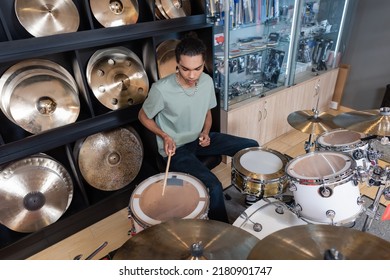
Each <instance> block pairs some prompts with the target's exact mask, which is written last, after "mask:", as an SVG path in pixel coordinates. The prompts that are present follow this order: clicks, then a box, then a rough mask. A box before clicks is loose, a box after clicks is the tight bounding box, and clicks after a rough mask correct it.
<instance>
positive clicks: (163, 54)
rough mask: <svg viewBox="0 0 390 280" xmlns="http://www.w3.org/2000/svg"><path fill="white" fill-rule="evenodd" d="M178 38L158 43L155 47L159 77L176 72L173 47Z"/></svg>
mask: <svg viewBox="0 0 390 280" xmlns="http://www.w3.org/2000/svg"><path fill="white" fill-rule="evenodd" d="M179 42H180V40H175V39H172V40H166V41H164V42H162V43H160V44H159V45H158V47H157V49H156V56H157V67H158V74H159V78H160V79H161V78H164V77H166V76H168V75H170V74H173V73H175V72H176V66H177V62H176V55H175V48H176V46H177V44H178V43H179Z"/></svg>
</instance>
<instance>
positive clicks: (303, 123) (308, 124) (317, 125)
mask: <svg viewBox="0 0 390 280" xmlns="http://www.w3.org/2000/svg"><path fill="white" fill-rule="evenodd" d="M332 120H333V116H332V115H329V114H327V113H321V114H319V115H318V116H317V117H316V116H315V114H314V112H313V111H311V110H305V111H296V112H293V113H291V114H289V115H288V117H287V121H288V123H289V124H290V125H291V126H292V127H294V128H295V129H297V130H299V131H301V132H304V133H308V134H315V135H318V134H321V133H323V132H325V131H329V130H332V129H335V128H338V127H337V126H336V125H335V124H334V123H333V121H332Z"/></svg>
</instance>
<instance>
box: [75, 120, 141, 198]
mask: <svg viewBox="0 0 390 280" xmlns="http://www.w3.org/2000/svg"><path fill="white" fill-rule="evenodd" d="M75 157H76V158H77V162H78V165H79V168H80V172H81V174H82V176H83V178H84V179H85V180H86V181H87V182H88V184H89V185H91V186H92V187H95V188H97V189H100V190H103V191H113V190H118V189H121V188H123V187H125V186H126V185H128V184H129V183H131V182H132V181H133V180H134V178H135V177H136V176H137V175H138V172H139V171H140V169H141V165H142V160H143V145H142V142H141V138H140V137H139V135H138V133H137V132H136V131H135V130H134V129H133V128H132V127H130V126H128V127H120V128H116V129H113V130H110V131H105V132H101V133H96V134H93V135H90V136H88V137H86V138H85V139H83V140H82V141H80V142H79V143H77V145H76V150H75Z"/></svg>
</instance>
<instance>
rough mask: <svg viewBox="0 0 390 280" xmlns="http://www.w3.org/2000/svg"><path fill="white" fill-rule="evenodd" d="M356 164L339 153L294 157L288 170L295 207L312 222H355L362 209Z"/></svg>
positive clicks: (320, 153)
mask: <svg viewBox="0 0 390 280" xmlns="http://www.w3.org/2000/svg"><path fill="white" fill-rule="evenodd" d="M355 167H356V162H355V161H354V160H353V159H352V157H351V156H350V155H348V154H345V153H339V152H327V151H323V152H312V153H308V154H305V155H302V156H299V157H297V158H295V159H293V160H291V161H290V162H289V163H288V165H287V167H286V173H287V175H288V176H289V178H290V190H291V191H292V192H293V195H294V200H295V207H296V210H297V211H298V212H299V213H300V215H301V216H302V217H303V218H305V219H307V220H309V221H311V222H313V223H325V224H334V225H344V224H349V223H351V222H354V221H355V220H356V218H357V217H358V216H359V215H360V214H361V212H362V210H363V206H362V204H363V201H362V199H361V196H360V190H359V187H358V178H357V174H356V170H355Z"/></svg>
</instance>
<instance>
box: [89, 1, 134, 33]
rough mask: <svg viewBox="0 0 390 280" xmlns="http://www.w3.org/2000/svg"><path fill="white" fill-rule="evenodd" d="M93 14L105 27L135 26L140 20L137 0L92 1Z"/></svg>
mask: <svg viewBox="0 0 390 280" xmlns="http://www.w3.org/2000/svg"><path fill="white" fill-rule="evenodd" d="M89 4H90V6H91V10H92V13H93V15H94V17H95V18H96V19H97V21H98V22H99V23H100V24H101V25H103V26H104V27H114V26H121V25H128V24H134V23H136V22H137V20H138V15H139V7H138V1H137V0H114V1H109V0H90V1H89Z"/></svg>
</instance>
